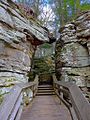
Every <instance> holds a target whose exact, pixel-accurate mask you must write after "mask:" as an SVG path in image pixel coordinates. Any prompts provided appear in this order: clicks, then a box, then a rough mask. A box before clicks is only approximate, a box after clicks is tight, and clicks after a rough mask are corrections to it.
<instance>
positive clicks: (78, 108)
mask: <svg viewBox="0 0 90 120" xmlns="http://www.w3.org/2000/svg"><path fill="white" fill-rule="evenodd" d="M53 84H54V88H55V87H56V86H57V87H56V89H58V90H59V92H60V90H61V88H60V87H62V89H63V90H62V91H61V92H63V93H64V90H65V92H67V95H69V99H70V100H71V104H72V107H73V109H74V111H75V113H76V116H77V118H78V120H90V104H89V102H88V100H87V99H86V98H85V97H84V95H83V93H82V92H81V90H80V89H79V87H78V86H77V85H76V84H73V83H70V82H61V81H57V79H56V76H55V75H53Z"/></svg>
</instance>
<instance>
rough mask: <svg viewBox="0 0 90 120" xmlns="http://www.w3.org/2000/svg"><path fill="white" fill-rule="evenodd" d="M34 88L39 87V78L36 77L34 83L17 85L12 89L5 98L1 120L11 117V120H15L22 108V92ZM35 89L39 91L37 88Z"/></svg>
mask: <svg viewBox="0 0 90 120" xmlns="http://www.w3.org/2000/svg"><path fill="white" fill-rule="evenodd" d="M32 86H38V76H36V77H35V81H34V82H31V83H24V84H17V85H15V86H14V87H13V88H12V89H11V91H10V93H9V94H8V95H7V96H6V97H5V99H4V101H3V103H2V104H1V106H0V120H8V119H9V118H10V117H11V118H10V120H13V119H14V118H15V117H16V114H17V111H18V109H19V107H20V100H21V99H19V98H20V95H21V92H22V91H23V90H24V89H28V88H30V87H32ZM35 89H37V87H36V88H35ZM13 111H14V112H13Z"/></svg>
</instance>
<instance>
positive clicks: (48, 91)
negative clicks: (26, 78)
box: [38, 90, 54, 93]
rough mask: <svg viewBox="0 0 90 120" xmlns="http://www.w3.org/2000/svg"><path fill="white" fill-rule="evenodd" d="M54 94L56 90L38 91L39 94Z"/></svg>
mask: <svg viewBox="0 0 90 120" xmlns="http://www.w3.org/2000/svg"><path fill="white" fill-rule="evenodd" d="M51 92H54V90H38V93H51Z"/></svg>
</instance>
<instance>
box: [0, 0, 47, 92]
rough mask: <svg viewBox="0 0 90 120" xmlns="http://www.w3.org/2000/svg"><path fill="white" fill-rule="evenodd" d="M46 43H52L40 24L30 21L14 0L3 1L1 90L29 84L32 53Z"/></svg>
mask: <svg viewBox="0 0 90 120" xmlns="http://www.w3.org/2000/svg"><path fill="white" fill-rule="evenodd" d="M43 42H49V38H48V34H47V31H46V30H45V29H43V27H42V26H41V25H40V24H39V23H37V22H36V21H35V20H33V19H31V20H30V19H29V20H28V19H27V17H25V16H24V15H23V14H22V13H21V11H20V10H19V7H18V6H17V5H16V4H15V3H13V2H12V1H11V0H0V86H1V87H2V86H10V85H13V84H15V83H18V82H27V81H28V77H27V73H28V72H29V71H30V69H31V59H32V56H33V53H34V51H35V49H36V47H37V45H39V44H42V43H43ZM4 91H5V92H7V89H4ZM1 93H2V94H3V91H1Z"/></svg>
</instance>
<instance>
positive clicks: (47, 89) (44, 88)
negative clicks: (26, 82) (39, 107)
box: [38, 87, 53, 90]
mask: <svg viewBox="0 0 90 120" xmlns="http://www.w3.org/2000/svg"><path fill="white" fill-rule="evenodd" d="M38 90H53V88H52V87H51V88H38Z"/></svg>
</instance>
